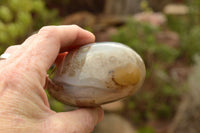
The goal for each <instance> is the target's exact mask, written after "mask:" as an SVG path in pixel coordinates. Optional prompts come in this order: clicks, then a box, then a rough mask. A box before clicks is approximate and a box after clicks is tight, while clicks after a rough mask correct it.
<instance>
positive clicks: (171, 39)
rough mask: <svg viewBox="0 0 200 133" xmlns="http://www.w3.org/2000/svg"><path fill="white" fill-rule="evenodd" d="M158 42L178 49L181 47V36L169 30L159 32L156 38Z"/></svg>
mask: <svg viewBox="0 0 200 133" xmlns="http://www.w3.org/2000/svg"><path fill="white" fill-rule="evenodd" d="M156 40H157V42H158V43H161V44H166V45H168V46H170V47H174V48H177V47H179V46H180V39H179V35H178V34H177V33H176V32H173V31H169V30H167V31H162V32H159V34H157V36H156Z"/></svg>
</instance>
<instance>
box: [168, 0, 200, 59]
mask: <svg viewBox="0 0 200 133" xmlns="http://www.w3.org/2000/svg"><path fill="white" fill-rule="evenodd" d="M187 5H188V7H189V13H188V14H185V15H182V16H177V15H168V26H169V27H170V28H171V29H172V30H174V31H176V32H178V33H179V35H180V40H181V44H182V45H181V56H184V57H186V58H187V59H188V60H189V61H190V62H192V59H193V57H194V55H195V54H198V53H200V45H199V41H198V39H199V38H200V1H199V0H187Z"/></svg>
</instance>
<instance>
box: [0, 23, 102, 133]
mask: <svg viewBox="0 0 200 133" xmlns="http://www.w3.org/2000/svg"><path fill="white" fill-rule="evenodd" d="M94 40H95V37H94V35H93V34H92V33H90V32H88V31H86V30H83V29H81V28H80V27H78V26H76V25H69V26H47V27H43V28H42V29H41V30H40V31H39V32H38V33H37V34H34V35H32V36H31V37H29V38H28V39H26V40H25V41H24V43H23V44H21V45H16V46H12V47H9V48H8V49H7V50H6V51H5V53H11V56H10V57H9V58H8V59H6V60H1V61H0V66H1V67H0V133H89V132H92V130H93V129H94V127H95V125H96V124H97V123H98V122H100V121H101V120H102V118H103V110H102V109H101V108H100V107H99V108H80V109H77V110H75V111H71V112H61V113H56V112H54V111H52V110H51V109H50V108H49V103H48V99H47V96H46V93H45V90H44V86H45V81H46V76H47V75H46V72H47V70H48V69H49V67H50V66H51V65H52V64H53V63H54V61H55V59H56V57H57V56H58V54H59V52H63V51H69V50H70V49H71V48H72V47H76V46H80V45H84V44H87V43H92V42H94Z"/></svg>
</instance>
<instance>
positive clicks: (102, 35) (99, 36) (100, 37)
mask: <svg viewBox="0 0 200 133" xmlns="http://www.w3.org/2000/svg"><path fill="white" fill-rule="evenodd" d="M115 33H117V29H116V28H115V27H110V28H107V30H105V31H97V32H95V33H94V34H95V36H96V41H97V42H103V41H109V40H110V39H111V36H112V35H113V34H115Z"/></svg>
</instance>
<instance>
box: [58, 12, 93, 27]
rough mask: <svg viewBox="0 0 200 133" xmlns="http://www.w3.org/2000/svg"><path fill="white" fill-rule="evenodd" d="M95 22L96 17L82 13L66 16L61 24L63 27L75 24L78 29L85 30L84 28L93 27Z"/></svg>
mask: <svg viewBox="0 0 200 133" xmlns="http://www.w3.org/2000/svg"><path fill="white" fill-rule="evenodd" d="M95 21H96V17H95V16H94V15H93V14H91V13H89V12H85V11H82V12H77V13H74V14H71V15H68V16H66V17H65V18H64V20H63V22H62V24H64V25H70V24H76V25H78V26H80V27H83V28H85V27H93V26H94V24H95Z"/></svg>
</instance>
